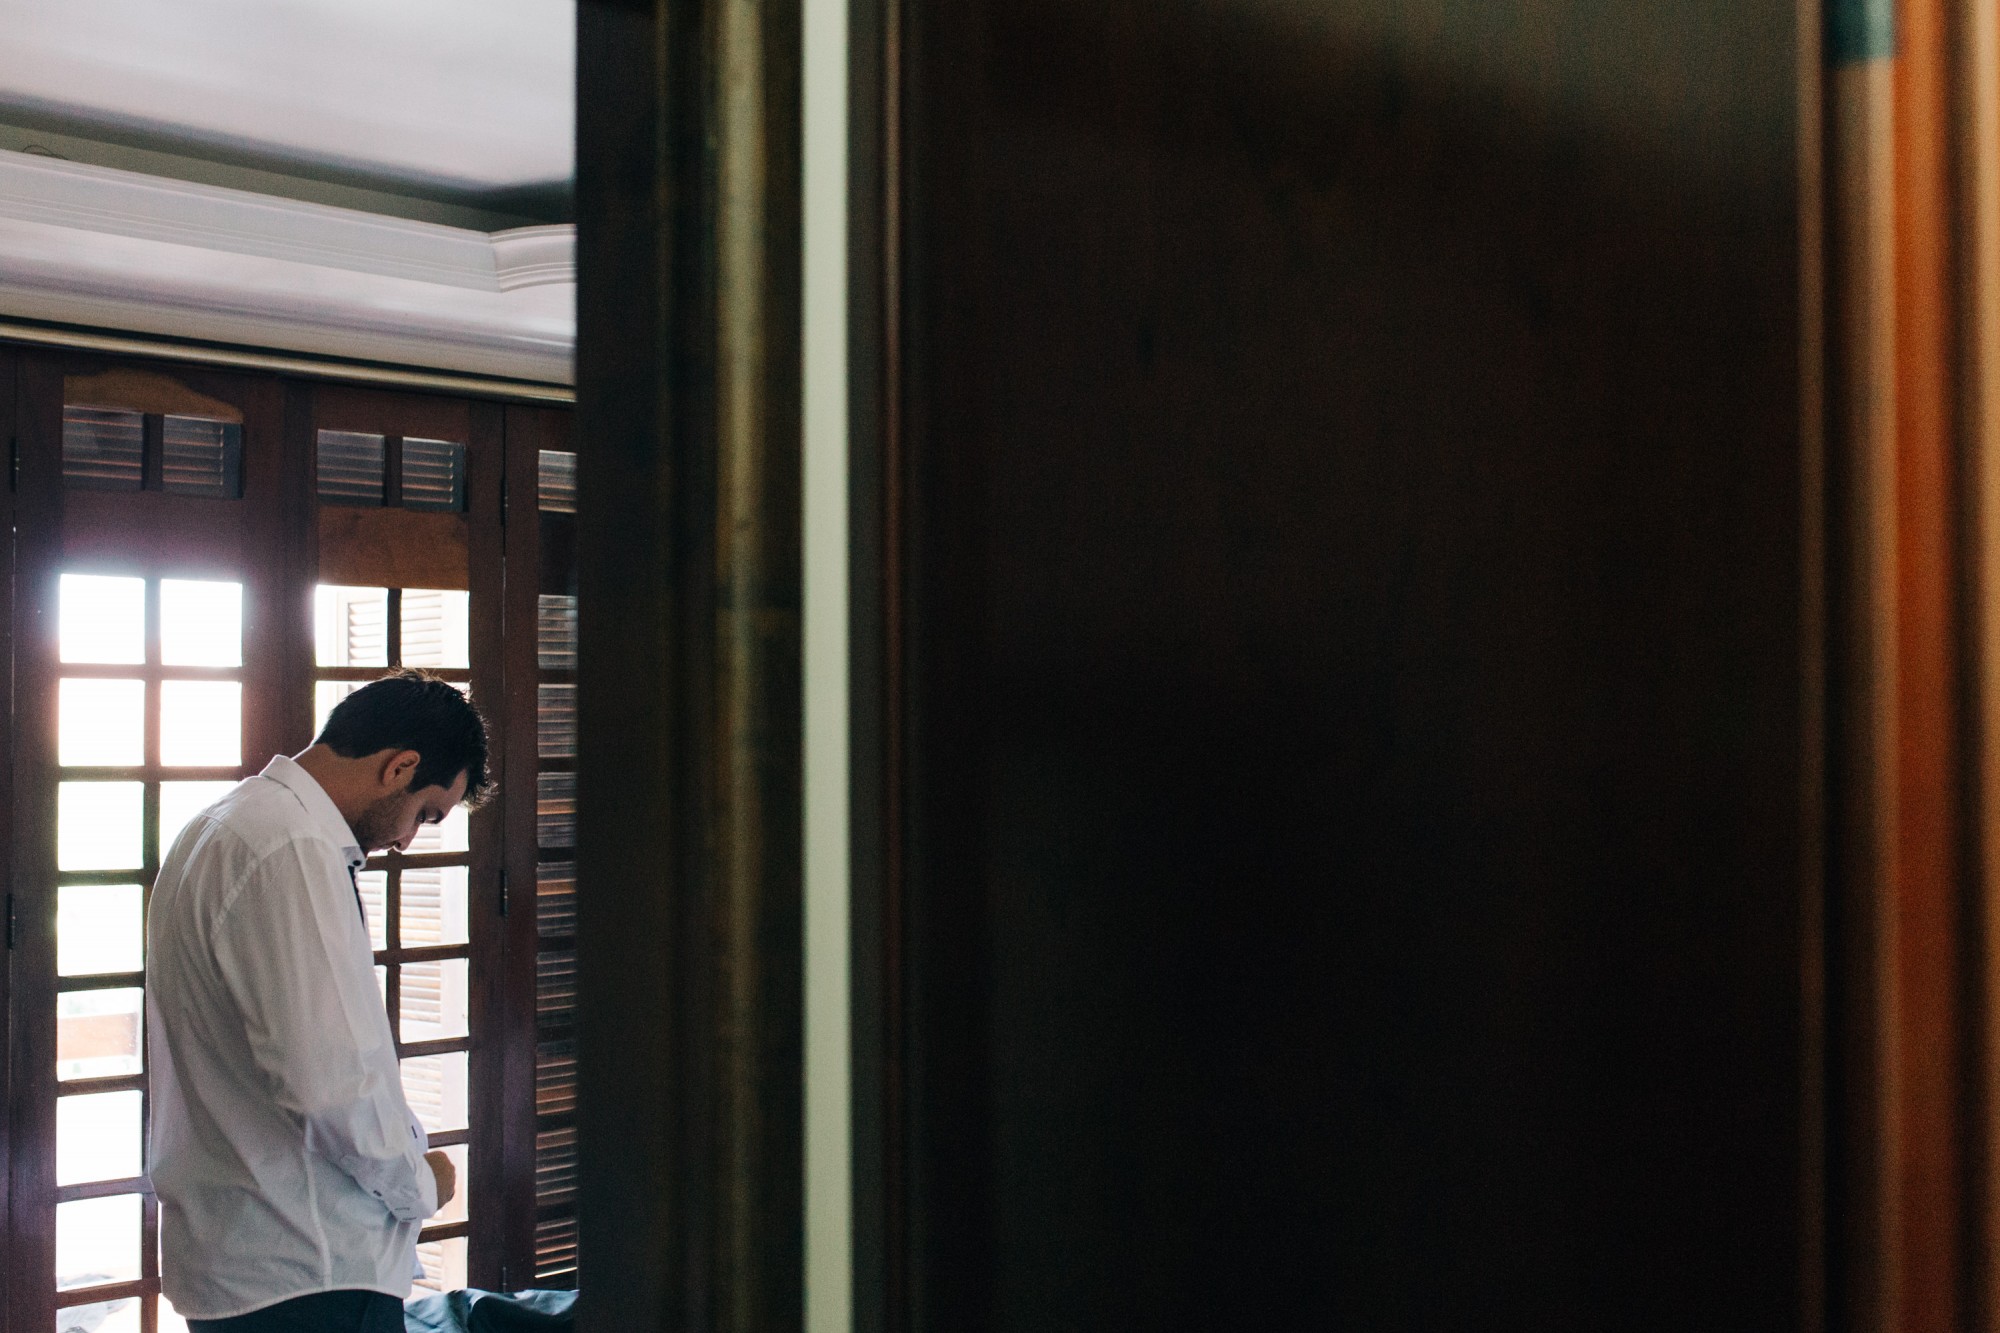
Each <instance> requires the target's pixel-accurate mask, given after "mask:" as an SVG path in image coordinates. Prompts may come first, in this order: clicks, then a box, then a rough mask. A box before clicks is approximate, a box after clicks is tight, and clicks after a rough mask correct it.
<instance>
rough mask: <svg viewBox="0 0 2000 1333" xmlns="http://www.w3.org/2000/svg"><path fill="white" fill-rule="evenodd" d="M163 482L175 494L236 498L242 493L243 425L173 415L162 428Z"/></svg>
mask: <svg viewBox="0 0 2000 1333" xmlns="http://www.w3.org/2000/svg"><path fill="white" fill-rule="evenodd" d="M160 484H161V486H162V488H164V489H165V490H167V491H170V492H172V493H173V494H175V495H202V496H207V497H209V498H211V499H216V500H234V499H236V498H237V497H238V496H240V495H241V494H243V427H241V426H239V425H237V424H236V423H235V422H233V421H212V420H210V419H209V418H207V417H175V416H170V417H168V418H166V420H165V421H163V422H162V423H161V429H160Z"/></svg>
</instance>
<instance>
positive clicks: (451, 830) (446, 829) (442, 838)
mask: <svg viewBox="0 0 2000 1333" xmlns="http://www.w3.org/2000/svg"><path fill="white" fill-rule="evenodd" d="M471 846H472V842H471V827H470V823H469V816H468V813H467V811H466V808H465V807H464V806H462V805H455V806H453V807H452V808H451V813H450V814H448V815H446V816H445V817H444V819H443V820H442V821H441V822H439V823H436V824H425V825H422V826H421V827H419V828H418V829H417V834H416V836H415V837H414V838H411V839H410V845H409V848H408V851H409V853H410V855H412V856H435V855H446V856H449V855H453V854H455V853H458V852H463V851H466V850H468V849H470V847H471Z"/></svg>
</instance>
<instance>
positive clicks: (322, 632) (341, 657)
mask: <svg viewBox="0 0 2000 1333" xmlns="http://www.w3.org/2000/svg"><path fill="white" fill-rule="evenodd" d="M313 640H314V645H315V653H316V656H317V660H318V662H319V664H320V665H321V666H323V667H350V666H387V665H389V590H388V589H387V588H343V587H338V586H336V585H333V584H326V583H322V584H321V585H320V586H319V587H318V588H316V589H315V590H314V592H313Z"/></svg>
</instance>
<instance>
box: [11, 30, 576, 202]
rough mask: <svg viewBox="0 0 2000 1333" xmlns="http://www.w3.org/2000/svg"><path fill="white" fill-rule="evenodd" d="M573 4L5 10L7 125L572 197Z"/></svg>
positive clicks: (443, 189)
mask: <svg viewBox="0 0 2000 1333" xmlns="http://www.w3.org/2000/svg"><path fill="white" fill-rule="evenodd" d="M575 22H576V5H575V2H574V0H0V120H11V121H14V122H16V123H19V124H27V125H35V126H39V127H41V128H44V129H49V130H55V131H60V132H62V133H64V134H70V135H78V136H84V137H100V138H106V139H111V140H120V141H123V142H126V143H130V144H133V145H135V146H139V147H150V148H157V149H166V150H170V151H172V152H176V153H180V154H185V155H187V156H189V157H208V158H212V159H214V160H216V161H222V162H231V163H235V164H237V165H241V166H247V167H256V168H260V169H263V170H268V171H277V172H285V173H289V174H295V175H300V176H307V175H319V176H322V177H327V178H331V179H336V180H348V181H352V182H356V183H361V184H367V185H370V186H374V187H377V188H381V189H387V190H400V191H406V192H409V193H411V194H416V195H425V196H431V197H437V198H447V199H462V200H465V201H468V202H473V201H480V200H488V201H491V202H492V203H493V204H494V205H495V206H496V207H506V206H507V201H508V200H510V199H525V198H529V197H535V196H540V197H543V198H550V197H560V196H566V195H567V194H568V191H569V188H570V182H571V180H572V178H573V175H574V156H573V145H572V139H573V126H574V118H575V111H574V97H575V94H574V63H575V39H574V31H575Z"/></svg>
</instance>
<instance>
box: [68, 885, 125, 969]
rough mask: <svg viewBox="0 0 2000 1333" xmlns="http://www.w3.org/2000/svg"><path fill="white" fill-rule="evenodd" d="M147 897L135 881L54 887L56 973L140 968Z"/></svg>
mask: <svg viewBox="0 0 2000 1333" xmlns="http://www.w3.org/2000/svg"><path fill="white" fill-rule="evenodd" d="M144 903H145V895H144V892H143V891H142V890H141V889H140V887H139V886H138V885H137V884H65V885H64V886H63V887H62V888H60V889H57V890H56V972H57V973H58V974H59V975H62V976H65V977H87V976H96V975H98V974H100V973H105V972H137V971H138V970H139V969H140V968H142V967H144V966H145V965H146V918H145V906H144Z"/></svg>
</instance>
